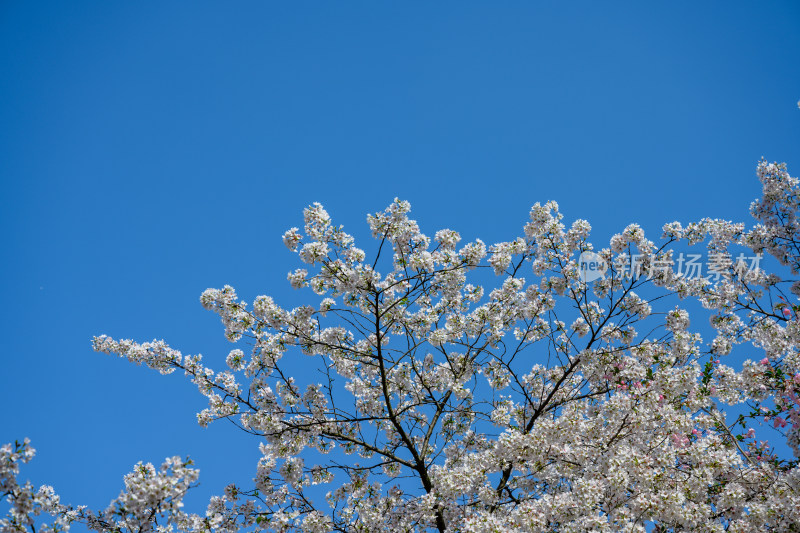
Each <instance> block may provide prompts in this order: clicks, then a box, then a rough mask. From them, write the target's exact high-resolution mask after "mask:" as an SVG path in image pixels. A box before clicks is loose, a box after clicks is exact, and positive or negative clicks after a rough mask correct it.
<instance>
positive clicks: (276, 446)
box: [0, 160, 800, 532]
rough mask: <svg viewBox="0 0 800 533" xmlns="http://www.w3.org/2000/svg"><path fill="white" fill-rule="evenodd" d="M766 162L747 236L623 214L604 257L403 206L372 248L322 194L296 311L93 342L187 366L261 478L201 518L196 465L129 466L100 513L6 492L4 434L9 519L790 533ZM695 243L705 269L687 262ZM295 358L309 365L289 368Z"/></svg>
mask: <svg viewBox="0 0 800 533" xmlns="http://www.w3.org/2000/svg"><path fill="white" fill-rule="evenodd" d="M757 173H758V177H759V179H760V181H761V183H762V186H763V194H762V197H761V198H760V199H759V200H757V201H755V202H754V203H753V204H752V205H751V207H750V211H751V214H752V215H753V217H754V218H755V220H756V223H755V225H753V226H752V227H751V228H750V229H747V228H746V227H745V225H744V224H741V223H733V222H729V221H724V220H716V219H703V220H700V221H698V222H692V223H689V224H687V225H686V226H683V225H682V224H680V223H678V222H673V223H669V224H666V225H665V226H664V227H663V234H662V235H661V236H660V238H659V239H657V242H656V241H652V240H649V239H648V238H647V237H646V236H645V232H644V230H643V229H642V228H641V227H640V226H638V225H636V224H631V225H630V226H628V227H626V228H625V229H624V230H623V231H622V232H621V233H619V234H617V235H614V236H613V237H612V238H611V241H610V244H609V246H607V247H603V248H600V249H597V248H595V247H594V246H593V245H592V244H591V243H590V241H589V234H590V230H591V227H590V225H589V223H588V222H587V221H585V220H577V221H575V222H573V223H572V224H571V225H570V226H569V227H568V228H567V226H566V225H565V224H564V223H562V215H561V214H560V213H559V210H558V205H557V204H556V203H555V202H547V203H545V204H544V205H541V204H539V203H537V204H535V205H534V206H533V208H532V209H531V211H530V220H529V221H528V222H527V224H525V226H524V228H522V231H521V233H520V235H519V236H516V237H515V238H514V239H512V240H509V241H507V242H500V243H497V244H494V245H491V246H487V245H485V244H484V243H483V242H482V241H480V240H476V241H474V242H470V243H467V244H463V245H462V244H461V243H460V240H461V238H460V236H459V234H458V233H457V232H456V231H453V230H450V229H442V230H440V231H437V232H435V234H434V236H433V238H430V237H428V236H427V235H425V234H423V233H422V232H421V230H420V227H419V226H418V225H417V223H416V222H415V221H414V220H412V219H410V218H409V212H410V209H411V208H410V205H409V204H408V203H407V202H404V201H400V200H395V201H394V202H393V203H392V204H391V205H390V206H389V207H388V208H387V209H386V210H384V211H382V212H379V213H376V214H373V215H369V216H368V217H367V221H368V223H369V227H370V229H371V232H372V236H373V237H374V238H375V239H376V244H375V249H376V250H377V251H376V253H374V254H370V255H369V256H368V255H367V254H366V253H365V252H364V251H363V250H362V249H360V248H358V247H356V245H355V242H354V239H353V237H351V236H350V235H348V234H347V233H345V232H344V231H343V229H342V228H341V227H339V226H336V225H335V224H334V223H333V221H332V219H331V217H330V216H329V214H328V213H327V212H326V211H325V209H324V208H323V207H322V205H320V204H313V205H312V206H310V207H308V208H307V209H306V210H305V211H304V222H305V224H304V228H303V230H300V229H298V228H291V229H290V230H289V231H287V232H286V233H285V234H284V236H283V242H284V244H285V245H286V246H287V247H288V248H289V249H290V250H292V251H294V252H296V253H297V255H298V256H299V259H300V261H302V263H303V265H304V266H303V268H299V269H297V270H295V271H294V272H292V273H290V274H289V276H288V279H289V282H290V283H291V285H292V286H293V287H294V288H296V289H302V290H309V289H310V291H309V292H310V293H313V295H312V294H309V303H308V305H303V306H300V307H297V308H294V309H285V308H283V307H281V306H280V305H279V304H278V303H277V302H276V301H274V300H273V299H272V298H271V297H269V296H258V297H256V298H255V300H254V301H253V302H252V304H248V303H246V302H245V301H243V300H241V299H240V298H239V296H238V295H237V294H236V292H235V290H234V289H233V288H232V287H230V286H225V287H223V288H221V289H208V290H206V291H205V292H204V293H203V294H202V296H201V298H200V301H201V303H202V305H203V306H204V307H205V308H206V309H209V310H211V311H214V312H215V313H217V314H218V315H219V316H220V318H221V319H222V323H223V325H224V328H225V336H226V337H227V339H228V340H229V341H230V342H231V343H233V344H234V346H235V347H234V349H233V350H232V351H231V352H230V354H229V355H228V356H227V360H226V362H227V366H228V368H227V369H225V370H222V371H218V370H212V369H211V368H208V367H206V366H205V364H204V362H203V359H202V358H201V356H200V355H183V354H181V352H179V351H178V350H176V349H174V348H172V347H170V346H168V345H167V344H166V343H165V342H163V341H153V342H145V343H138V342H134V341H131V340H115V339H112V338H109V337H107V336H105V335H103V336H99V337H96V338H95V339H94V340H93V346H94V349H95V350H97V351H99V352H103V353H107V354H116V355H119V356H120V357H124V358H127V359H128V360H130V361H131V362H134V363H137V364H144V365H146V366H148V367H150V368H153V369H155V370H158V371H159V372H161V373H162V374H169V373H171V372H174V371H176V370H179V371H182V372H183V373H184V374H185V375H186V376H187V377H188V379H190V380H191V381H192V382H193V383H194V384H196V385H197V387H198V389H199V391H200V393H201V394H203V395H205V396H206V397H207V398H208V407H207V408H206V409H204V410H203V411H202V412H200V413H199V414H197V419H198V422H199V423H200V424H201V425H203V426H205V425H207V424H208V423H210V422H212V421H215V420H219V419H229V420H232V421H234V422H235V423H236V424H237V425H238V426H239V427H240V428H241V430H243V431H246V432H249V433H252V434H254V435H257V436H259V446H260V452H261V459H260V460H259V461H258V464H257V465H256V467H255V475H254V479H253V482H252V484H250V485H248V486H237V485H229V486H228V487H226V488H225V489H224V491H221V492H220V496H218V497H214V498H212V500H211V502H210V503H209V505H208V509H207V510H206V511H205V513H201V514H191V513H187V512H185V511H184V510H183V504H182V499H183V496H184V494H185V493H186V491H188V490H189V489H191V488H192V487H193V486H194V485H195V484H196V481H197V478H198V472H197V470H195V469H193V468H192V465H191V463H190V462H188V461H185V460H182V459H180V458H178V457H174V458H171V459H167V460H166V462H165V463H164V464H163V465H162V466H161V467H160V468H155V467H154V466H153V465H151V464H141V463H139V464H137V465H136V466H135V467H134V469H133V471H132V472H131V473H130V474H128V475H127V476H126V477H125V480H124V490H123V491H122V493H121V494H120V495H119V497H117V498H116V499H114V500H113V501H112V502H111V504H110V505H109V507H108V508H107V509H105V510H103V511H99V512H95V511H91V510H89V509H87V508H86V507H72V506H68V505H65V504H63V503H61V501H60V499H59V497H58V496H57V495H56V493H55V491H54V490H53V489H52V488H51V487H49V486H42V487H41V488H38V489H36V488H35V487H34V486H33V485H32V484H31V483H30V482H26V483H22V482H20V481H18V480H17V478H18V475H19V467H20V464H21V463H25V462H27V461H29V460H30V459H31V458H32V457H33V454H34V451H33V449H32V448H31V447H30V445H29V443H28V442H27V441H24V442H22V443H20V442H16V443H14V444H8V445H6V446H4V447H3V448H0V494H3V495H5V497H6V499H7V502H8V507H9V511H8V514H7V516H6V518H5V519H3V520H1V521H0V531H3V532H5V531H9V532H10V531H14V532H17V531H19V532H22V531H36V530H37V529H38V531H43V530H44V531H50V530H53V531H56V530H67V529H68V528H69V525H70V523H72V522H75V521H80V522H83V523H86V524H88V526H89V527H90V528H91V529H94V530H97V531H120V532H121V531H130V532H143V531H153V530H157V531H168V530H175V529H177V530H181V531H207V530H208V531H222V532H227V531H239V530H242V529H264V530H270V531H295V530H297V531H308V532H317V531H398V532H399V531H422V530H438V531H463V532H484V531H486V532H488V531H509V530H519V531H576V532H583V531H642V532H644V531H657V532H663V531H800V526H799V524H800V470H798V462H797V458H798V456H800V317H799V316H798V313H800V305H798V303H797V302H798V298H797V297H798V295H800V282H797V281H794V280H792V279H791V276H792V275H797V274H798V273H799V272H800V238H799V237H798V233H799V232H800V221H798V213H799V212H800V210H799V209H798V207H800V189H798V180H797V179H796V178H793V177H791V176H790V175H789V174H788V172H787V170H786V167H785V165H782V164H774V163H772V164H771V163H768V162H766V161H763V160H762V161H761V162H760V163H759V165H758V170H757ZM691 247H699V248H701V249H702V248H705V251H706V254H707V257H708V265H709V270H710V271H711V274H713V275H710V276H705V277H704V276H694V277H692V276H687V275H685V274H684V273H681V272H679V271H678V269H676V266H677V265H679V263H680V261H679V258H678V256H679V254H682V252H679V249H682V248H687V249H688V248H691ZM745 254H747V255H745ZM762 254H765V256H764V257H765V259H764V261H763V262H761V263H760V264H759V265H758V266H755V267H754V264H753V263H754V261H753V259H754V258H760V257H761V255H762ZM587 257H591V258H592V261H593V263H592V264H593V265H595V267H596V272H594V273H593V274H594V275H592V276H588V275H587V266H586V265H587V263H586V261H585V258H587ZM770 258H772V259H770ZM767 263H769V264H770V265H772V264H774V268H768V265H767ZM781 273H785V275H781ZM590 278H591V279H590ZM690 312H691V317H690ZM690 319H691V320H690ZM706 321H708V324H710V325H708V326H703V327H702V328H699V329H702V331H703V334H704V335H705V338H703V337H702V336H701V333H700V332H699V331H698V328H697V324H703V323H705V322H706ZM693 325H694V326H695V327H694V329H693V328H692V326H693ZM709 332H710V335H709ZM735 353H740V354H743V358H746V360H744V362H743V363H740V364H736V363H735V362H734V360H741V359H736V357H735V356H734V355H732V354H735ZM299 358H305V359H306V362H304V363H303V365H304V366H306V367H309V368H311V367H313V368H314V369H315V372H306V373H304V374H303V375H294V376H293V375H291V372H290V371H289V369H290V368H297V360H298V359H299ZM726 360H727V361H730V364H726ZM767 436H768V437H769V439H772V442H773V443H777V444H778V445H780V446H782V448H781V449H783V450H791V453H792V454H793V457H792V456H791V455H790V454H789V453H788V452H786V453H780V452H778V451H776V448H774V447H772V446H771V445H770V444H769V443H768V442H767V440H768V439H767ZM48 516H49V517H51V518H52V520H50V522H49V523H48V524H43V523H42V522H43V521H47V520H44V519H45V518H46V517H48ZM48 520H49V519H48Z"/></svg>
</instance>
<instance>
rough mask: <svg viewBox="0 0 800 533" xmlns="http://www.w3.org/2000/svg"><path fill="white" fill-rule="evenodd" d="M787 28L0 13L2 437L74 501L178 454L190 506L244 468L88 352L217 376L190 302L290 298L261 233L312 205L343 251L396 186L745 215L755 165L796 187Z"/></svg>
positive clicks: (260, 9) (460, 11)
mask: <svg viewBox="0 0 800 533" xmlns="http://www.w3.org/2000/svg"><path fill="white" fill-rule="evenodd" d="M798 26H800V4H797V3H796V2H793V1H784V2H763V3H754V2H735V1H726V2H702V3H699V2H668V3H664V2H662V3H651V2H616V3H605V2H604V3H600V2H570V3H556V2H512V1H509V2H503V3H489V2H471V1H459V2H437V3H422V2H418V3H404V4H401V3H388V2H350V3H344V2H336V3H332V2H303V3H293V2H284V3H277V2H237V3H227V4H225V5H224V6H223V4H220V3H215V2H192V3H181V2H170V1H162V2H145V3H136V4H134V3H120V2H93V3H90V2H81V1H74V2H10V1H9V2H3V3H2V4H0V72H2V75H0V187H2V194H1V195H0V199H1V200H0V201H2V204H3V205H2V209H0V224H1V225H2V232H0V239H2V258H3V260H2V261H1V262H0V279H2V284H3V294H4V295H5V298H6V302H7V303H6V305H4V306H2V309H1V310H0V313H2V317H0V318H1V320H0V324H2V328H3V335H2V336H0V339H1V340H0V343H2V344H0V357H1V358H2V367H0V368H2V372H0V402H2V406H3V409H2V410H1V411H0V430H1V431H0V434H1V435H0V437H1V438H0V441H2V442H7V441H10V440H13V439H15V438H22V437H25V436H27V437H30V438H31V439H32V440H33V443H34V446H35V447H36V448H37V449H38V450H39V455H38V457H37V458H36V460H35V461H34V462H33V463H32V464H31V465H30V466H29V467H28V468H26V470H25V471H24V474H23V477H24V478H28V477H29V478H31V479H32V480H33V481H34V482H35V483H37V484H38V483H43V482H48V483H51V484H53V485H54V486H55V487H56V489H57V491H59V492H60V493H61V494H62V496H63V499H64V501H66V502H71V503H75V504H78V503H88V504H90V505H92V506H93V507H103V506H105V505H106V504H107V503H108V501H109V500H110V499H111V498H113V497H115V496H116V495H117V494H118V492H119V490H120V488H121V486H122V481H121V480H122V475H123V474H124V473H126V472H128V471H129V470H130V467H131V465H133V464H134V463H135V462H136V461H138V460H145V461H152V462H154V463H158V462H160V461H161V460H162V459H163V458H164V457H165V456H168V455H186V454H189V455H191V456H192V457H193V458H194V459H195V460H196V462H197V463H198V465H199V467H200V469H201V482H202V483H203V486H202V487H201V488H200V489H198V491H196V495H195V496H193V497H192V498H190V500H189V501H190V503H196V504H197V505H200V503H201V502H202V501H203V500H204V499H205V500H206V501H207V496H208V495H209V494H211V493H218V492H219V490H220V489H221V487H222V486H223V485H224V483H226V482H227V481H229V480H231V479H239V480H242V479H244V480H246V479H248V478H249V477H251V476H252V473H253V472H254V464H255V460H256V458H257V456H258V452H257V448H256V444H257V441H256V440H254V438H252V437H248V436H247V435H244V434H240V433H238V432H237V431H235V430H234V429H233V428H232V427H231V426H229V425H224V424H222V423H218V424H215V425H212V426H211V427H209V428H208V429H202V428H200V427H199V426H197V424H196V422H195V417H194V413H195V412H196V411H198V410H199V409H201V408H202V407H203V406H204V399H203V398H202V397H201V396H200V395H199V394H197V392H196V389H195V388H194V386H192V385H191V384H190V383H188V382H187V381H185V380H184V379H183V378H182V376H178V375H172V376H169V377H163V376H160V375H158V374H157V373H155V372H153V371H148V370H146V369H142V368H137V367H134V366H132V365H130V364H129V363H127V362H125V361H121V360H118V359H114V358H110V357H107V356H103V355H100V354H96V353H94V352H92V350H91V348H90V344H89V341H90V339H91V338H92V336H94V335H99V334H102V333H106V334H109V335H112V336H114V337H126V338H134V339H137V340H140V341H145V340H150V339H153V338H163V339H165V340H166V341H167V342H169V343H170V344H171V345H172V346H174V347H176V348H178V349H180V350H182V351H183V352H184V353H198V352H200V353H203V354H204V355H205V356H206V357H207V358H208V360H209V361H211V362H212V363H214V365H212V366H216V367H218V368H220V367H221V366H222V360H223V358H224V356H225V355H226V354H227V353H228V351H229V350H230V348H231V346H230V345H229V344H228V343H227V342H226V341H225V340H224V338H223V336H222V327H221V325H220V324H219V320H218V319H217V317H216V315H213V314H211V313H209V312H207V311H204V310H203V309H202V307H201V306H200V304H199V301H198V297H199V295H200V293H201V292H202V291H203V290H204V289H205V288H207V287H221V286H222V285H223V284H226V283H228V284H231V285H233V286H235V287H236V288H237V290H238V291H239V294H240V295H242V297H243V298H245V299H246V300H252V299H253V298H254V297H255V296H256V295H258V294H270V295H273V296H275V297H276V298H277V299H278V301H279V302H281V303H284V304H285V305H292V304H296V303H297V302H299V301H300V298H301V296H302V295H300V294H298V293H294V292H292V291H291V289H290V288H289V286H288V283H287V282H286V273H287V272H288V271H289V270H291V269H294V268H295V267H296V266H297V264H296V262H295V259H294V256H293V255H292V254H291V253H290V252H289V251H288V250H286V249H285V248H284V246H283V244H282V243H281V239H280V236H281V234H282V233H283V231H285V230H286V229H287V228H288V227H290V226H299V225H301V222H302V208H303V207H305V206H306V205H308V204H310V203H312V202H315V201H319V202H322V203H323V204H324V205H325V206H326V208H327V209H328V211H329V212H330V213H331V214H332V216H333V218H334V221H335V222H338V223H341V224H344V226H345V229H346V230H348V231H350V232H351V233H354V234H355V235H356V236H357V237H358V236H362V237H363V238H366V236H367V235H368V232H367V231H366V222H365V215H366V213H368V212H374V211H378V210H381V209H383V208H384V207H385V206H386V205H388V203H389V202H391V200H392V199H393V198H394V197H395V196H398V197H400V198H402V199H407V200H409V201H410V202H411V203H412V206H413V211H412V214H413V217H414V218H416V219H417V220H418V221H419V222H420V224H421V226H422V228H423V230H424V231H427V232H429V233H432V232H433V231H435V230H436V229H439V228H442V227H452V228H453V229H457V230H459V231H460V232H461V233H462V235H463V236H464V237H465V239H473V238H475V237H480V238H482V239H484V240H485V241H487V242H496V241H500V240H507V239H510V238H513V237H515V236H516V235H518V234H519V232H520V231H521V228H522V226H523V224H524V223H525V221H526V219H527V213H528V210H529V208H530V206H531V205H532V204H533V203H534V202H537V201H541V202H544V201H546V200H549V199H553V200H557V201H558V202H559V203H560V205H561V209H562V212H563V213H564V214H565V219H566V220H567V221H571V220H573V219H575V218H585V219H588V220H589V221H590V222H591V223H592V225H593V227H594V231H593V235H594V239H593V240H594V242H595V243H596V244H597V245H598V246H601V245H606V244H607V243H608V238H609V237H610V236H611V235H612V234H613V233H614V232H616V231H619V230H621V229H622V228H624V227H625V225H627V224H628V223H630V222H639V223H641V224H642V226H643V227H644V228H645V230H647V231H649V232H650V233H652V234H654V235H652V236H653V237H655V236H657V235H655V234H657V233H660V227H661V225H662V224H663V223H665V222H668V221H672V220H681V221H684V222H687V221H692V220H697V219H700V218H702V217H705V216H710V217H720V218H728V219H738V220H747V221H749V216H748V213H747V208H748V206H749V203H750V201H752V200H753V199H754V198H755V197H757V196H758V195H759V186H758V182H757V179H756V177H755V166H756V163H757V161H758V160H759V158H760V157H761V156H764V157H766V158H767V159H769V160H778V161H786V162H787V163H788V164H789V169H790V172H792V173H793V174H794V175H797V174H800V170H798V169H800V153H798V146H800V144H799V143H798V141H800V110H798V109H797V104H796V103H797V101H798V99H800V69H798V68H797V66H798V65H800V31H798V29H800V28H798ZM363 238H362V241H363ZM298 371H302V369H301V367H300V366H298ZM194 510H199V509H198V508H197V507H195V509H194Z"/></svg>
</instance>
